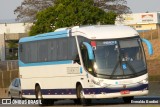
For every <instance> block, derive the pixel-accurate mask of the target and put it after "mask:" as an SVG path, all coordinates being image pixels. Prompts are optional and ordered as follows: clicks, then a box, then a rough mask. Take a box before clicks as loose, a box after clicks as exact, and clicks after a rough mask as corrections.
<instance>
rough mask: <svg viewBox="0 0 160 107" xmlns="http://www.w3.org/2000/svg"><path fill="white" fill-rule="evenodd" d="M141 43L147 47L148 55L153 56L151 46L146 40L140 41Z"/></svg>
mask: <svg viewBox="0 0 160 107" xmlns="http://www.w3.org/2000/svg"><path fill="white" fill-rule="evenodd" d="M142 42H144V43H145V44H146V45H147V47H148V53H149V55H153V48H152V44H151V43H150V42H149V41H148V40H147V39H142Z"/></svg>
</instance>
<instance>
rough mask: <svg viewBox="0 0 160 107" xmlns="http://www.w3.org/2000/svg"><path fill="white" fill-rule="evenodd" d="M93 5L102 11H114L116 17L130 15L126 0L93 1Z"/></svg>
mask: <svg viewBox="0 0 160 107" xmlns="http://www.w3.org/2000/svg"><path fill="white" fill-rule="evenodd" d="M94 5H95V6H96V7H99V8H101V9H103V10H104V11H106V12H108V11H114V12H116V13H117V14H118V15H120V14H126V13H131V10H130V8H129V7H128V6H127V1H126V0H94Z"/></svg>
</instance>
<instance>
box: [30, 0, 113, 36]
mask: <svg viewBox="0 0 160 107" xmlns="http://www.w3.org/2000/svg"><path fill="white" fill-rule="evenodd" d="M93 4H94V2H93V0H72V1H71V0H57V1H56V2H55V5H54V6H52V7H49V8H47V9H45V10H43V11H41V12H39V13H38V14H37V21H36V22H35V24H34V26H33V27H32V28H31V31H30V35H36V34H40V33H44V32H50V31H54V30H55V29H57V28H62V27H69V26H77V25H78V26H79V25H91V24H92V25H94V24H98V23H100V24H114V22H115V18H116V13H114V12H112V11H110V12H108V13H106V12H105V11H103V10H101V9H99V8H98V7H95V6H94V5H93Z"/></svg>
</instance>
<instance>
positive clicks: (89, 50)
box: [83, 42, 94, 60]
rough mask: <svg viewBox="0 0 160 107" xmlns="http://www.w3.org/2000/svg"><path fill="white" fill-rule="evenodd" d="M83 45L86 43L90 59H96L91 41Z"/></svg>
mask: <svg viewBox="0 0 160 107" xmlns="http://www.w3.org/2000/svg"><path fill="white" fill-rule="evenodd" d="M83 45H85V46H86V48H87V52H88V56H89V59H90V60H94V55H93V49H92V46H91V45H90V44H89V43H87V42H83Z"/></svg>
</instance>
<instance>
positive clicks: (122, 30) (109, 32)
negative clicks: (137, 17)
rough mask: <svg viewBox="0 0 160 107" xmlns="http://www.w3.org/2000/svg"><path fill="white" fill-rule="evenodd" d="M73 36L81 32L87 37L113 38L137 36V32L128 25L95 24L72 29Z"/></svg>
mask: <svg viewBox="0 0 160 107" xmlns="http://www.w3.org/2000/svg"><path fill="white" fill-rule="evenodd" d="M72 33H73V36H74V35H79V34H78V33H83V34H81V35H83V36H84V37H86V38H89V39H115V38H127V37H134V36H138V32H137V31H136V30H134V29H133V28H131V27H129V26H122V25H95V26H84V27H79V28H75V29H72Z"/></svg>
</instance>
